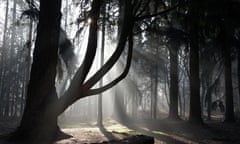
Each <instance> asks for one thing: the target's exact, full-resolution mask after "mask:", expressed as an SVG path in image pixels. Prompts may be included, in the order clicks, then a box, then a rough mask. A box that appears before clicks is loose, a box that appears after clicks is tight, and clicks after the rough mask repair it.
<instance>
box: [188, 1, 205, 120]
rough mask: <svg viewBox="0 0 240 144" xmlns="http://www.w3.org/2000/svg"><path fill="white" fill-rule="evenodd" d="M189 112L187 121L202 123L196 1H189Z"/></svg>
mask: <svg viewBox="0 0 240 144" xmlns="http://www.w3.org/2000/svg"><path fill="white" fill-rule="evenodd" d="M189 17H190V114H189V121H190V122H192V123H197V124H200V123H202V118H201V104H200V79H199V43H198V42H199V41H198V29H199V26H198V24H199V23H198V21H199V20H198V18H199V9H198V3H197V1H191V2H190V8H189Z"/></svg>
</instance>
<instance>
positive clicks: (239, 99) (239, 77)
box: [237, 48, 240, 106]
mask: <svg viewBox="0 0 240 144" xmlns="http://www.w3.org/2000/svg"><path fill="white" fill-rule="evenodd" d="M237 69H238V72H237V73H238V105H239V106H240V48H238V66H237Z"/></svg>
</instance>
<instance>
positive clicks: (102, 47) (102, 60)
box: [98, 5, 106, 126]
mask: <svg viewBox="0 0 240 144" xmlns="http://www.w3.org/2000/svg"><path fill="white" fill-rule="evenodd" d="M105 9H106V5H103V18H102V46H101V55H100V57H101V59H100V67H102V66H103V64H104V49H105V15H106V14H105V11H106V10H105ZM102 86H103V78H102V79H101V80H100V83H99V87H102ZM102 102H103V101H102V93H100V94H99V96H98V126H102V125H103V123H102V119H103V117H102V115H103V114H102Z"/></svg>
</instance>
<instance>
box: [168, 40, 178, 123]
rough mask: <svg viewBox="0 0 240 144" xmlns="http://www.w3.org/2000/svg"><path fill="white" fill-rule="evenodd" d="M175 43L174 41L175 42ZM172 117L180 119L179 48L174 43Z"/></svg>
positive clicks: (171, 72)
mask: <svg viewBox="0 0 240 144" xmlns="http://www.w3.org/2000/svg"><path fill="white" fill-rule="evenodd" d="M173 43H174V42H173ZM169 108H170V110H169V116H168V117H169V118H170V119H179V116H178V48H177V45H176V44H173V45H172V46H171V48H170V107H169Z"/></svg>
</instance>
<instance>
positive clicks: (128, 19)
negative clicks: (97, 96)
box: [83, 0, 132, 89]
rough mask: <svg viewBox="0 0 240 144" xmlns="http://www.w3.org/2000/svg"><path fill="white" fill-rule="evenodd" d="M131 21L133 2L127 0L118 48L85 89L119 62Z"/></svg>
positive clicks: (86, 83) (86, 84)
mask: <svg viewBox="0 0 240 144" xmlns="http://www.w3.org/2000/svg"><path fill="white" fill-rule="evenodd" d="M131 23H132V13H131V2H130V1H129V0H126V1H125V5H124V19H123V23H122V27H121V32H120V38H119V43H118V45H117V49H116V50H115V52H114V53H113V54H112V56H111V57H110V58H109V59H108V61H107V62H106V63H105V64H104V65H103V66H102V67H101V68H100V69H99V70H98V71H97V72H96V73H95V74H94V75H93V76H92V77H91V78H89V80H87V81H86V82H85V84H84V85H83V87H84V89H90V88H91V87H92V86H94V85H95V84H96V83H97V82H98V81H99V80H100V79H101V78H102V77H103V76H104V75H105V74H106V73H107V72H108V71H109V70H110V69H111V68H112V67H113V66H114V64H115V63H116V62H117V60H118V59H119V57H120V56H121V54H122V52H123V50H124V48H125V45H126V41H127V37H128V35H129V32H130V31H131V26H129V24H131Z"/></svg>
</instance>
